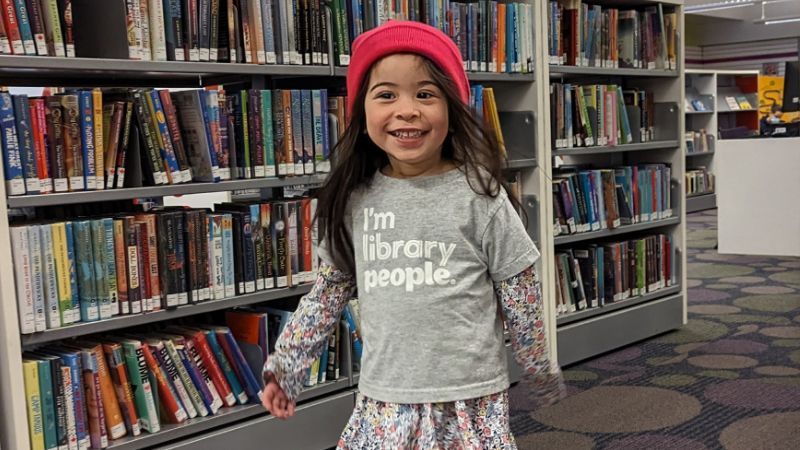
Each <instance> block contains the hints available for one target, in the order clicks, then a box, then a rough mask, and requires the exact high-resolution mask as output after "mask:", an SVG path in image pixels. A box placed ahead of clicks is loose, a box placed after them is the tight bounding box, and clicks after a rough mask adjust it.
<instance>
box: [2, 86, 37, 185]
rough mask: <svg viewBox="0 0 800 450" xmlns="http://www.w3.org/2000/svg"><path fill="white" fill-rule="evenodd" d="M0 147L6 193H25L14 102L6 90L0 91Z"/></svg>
mask: <svg viewBox="0 0 800 450" xmlns="http://www.w3.org/2000/svg"><path fill="white" fill-rule="evenodd" d="M0 148H2V149H3V169H4V172H3V173H5V180H6V194H7V195H22V194H24V193H25V177H24V176H23V174H22V159H21V158H22V157H21V155H20V151H19V139H18V138H17V124H16V119H15V118H14V104H13V102H12V99H11V94H9V93H8V92H0ZM36 181H37V182H38V181H39V179H38V178H37V179H36Z"/></svg>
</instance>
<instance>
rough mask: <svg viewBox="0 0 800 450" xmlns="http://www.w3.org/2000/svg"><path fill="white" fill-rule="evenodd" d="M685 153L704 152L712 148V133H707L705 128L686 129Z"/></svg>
mask: <svg viewBox="0 0 800 450" xmlns="http://www.w3.org/2000/svg"><path fill="white" fill-rule="evenodd" d="M685 140H686V153H704V152H709V151H711V150H713V149H714V135H713V134H708V133H707V132H706V130H705V128H701V129H700V131H687V132H686V136H685Z"/></svg>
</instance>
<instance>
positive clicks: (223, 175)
mask: <svg viewBox="0 0 800 450" xmlns="http://www.w3.org/2000/svg"><path fill="white" fill-rule="evenodd" d="M204 93H205V96H206V97H205V98H206V101H205V111H207V114H208V116H207V118H206V123H207V125H208V131H209V142H210V143H211V144H213V151H214V155H215V157H216V162H217V165H218V166H219V179H220V180H230V179H231V171H230V165H229V164H228V158H227V157H226V155H225V154H224V153H223V150H222V134H221V133H220V109H219V94H218V92H217V91H216V90H208V91H204Z"/></svg>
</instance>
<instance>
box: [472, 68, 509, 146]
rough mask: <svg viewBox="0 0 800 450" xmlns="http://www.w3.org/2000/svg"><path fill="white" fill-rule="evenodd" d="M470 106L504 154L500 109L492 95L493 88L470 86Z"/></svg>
mask: <svg viewBox="0 0 800 450" xmlns="http://www.w3.org/2000/svg"><path fill="white" fill-rule="evenodd" d="M470 106H471V107H472V110H473V111H474V112H475V114H476V115H477V118H478V120H479V121H480V122H482V123H483V124H485V126H486V129H487V130H488V131H489V132H491V133H493V134H494V137H495V139H496V140H497V143H498V144H499V146H500V151H501V152H503V154H505V152H506V146H505V140H504V139H503V129H502V127H501V126H500V111H499V110H498V109H497V101H496V99H495V96H494V88H491V87H484V86H483V85H480V84H477V85H473V86H472V87H471V88H470Z"/></svg>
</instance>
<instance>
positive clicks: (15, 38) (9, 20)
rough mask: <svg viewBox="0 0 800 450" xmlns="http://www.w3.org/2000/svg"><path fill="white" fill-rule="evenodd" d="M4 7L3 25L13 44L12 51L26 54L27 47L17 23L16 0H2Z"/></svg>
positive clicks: (16, 53)
mask: <svg viewBox="0 0 800 450" xmlns="http://www.w3.org/2000/svg"><path fill="white" fill-rule="evenodd" d="M0 5H2V7H3V13H2V16H3V25H4V26H5V28H6V34H7V35H8V40H9V41H10V44H11V52H12V53H13V54H15V55H24V54H25V47H24V46H23V45H22V35H21V34H20V32H19V24H18V23H17V10H16V9H15V7H14V0H0Z"/></svg>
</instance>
